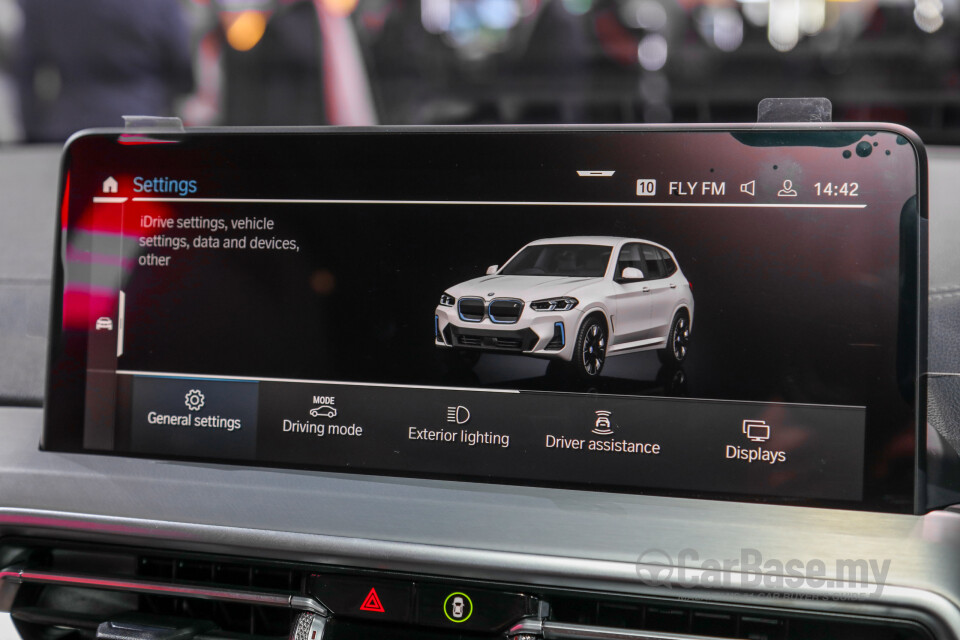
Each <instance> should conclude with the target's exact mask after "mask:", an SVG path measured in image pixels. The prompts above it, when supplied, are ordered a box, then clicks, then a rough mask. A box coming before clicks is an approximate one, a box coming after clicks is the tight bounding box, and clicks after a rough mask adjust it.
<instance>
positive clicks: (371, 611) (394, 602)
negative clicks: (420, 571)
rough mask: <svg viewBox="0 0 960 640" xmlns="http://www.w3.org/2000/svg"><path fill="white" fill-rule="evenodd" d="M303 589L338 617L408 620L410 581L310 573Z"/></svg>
mask: <svg viewBox="0 0 960 640" xmlns="http://www.w3.org/2000/svg"><path fill="white" fill-rule="evenodd" d="M307 591H308V592H309V593H310V594H311V595H313V596H314V597H316V598H317V600H319V601H320V602H322V603H323V604H324V605H326V606H327V608H329V609H330V610H331V611H332V612H333V613H334V614H335V615H336V616H338V617H345V618H364V619H367V620H381V621H383V622H412V616H413V583H411V582H403V581H400V580H378V579H374V580H371V579H367V578H361V577H356V576H338V575H322V574H313V575H311V576H310V579H309V580H308V582H307Z"/></svg>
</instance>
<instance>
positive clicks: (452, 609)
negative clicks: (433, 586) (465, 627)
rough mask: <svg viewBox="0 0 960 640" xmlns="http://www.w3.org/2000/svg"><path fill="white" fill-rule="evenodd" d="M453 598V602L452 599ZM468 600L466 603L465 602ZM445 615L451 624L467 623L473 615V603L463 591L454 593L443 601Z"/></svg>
mask: <svg viewBox="0 0 960 640" xmlns="http://www.w3.org/2000/svg"><path fill="white" fill-rule="evenodd" d="M451 598H453V602H452V603H451V602H450V599H451ZM464 599H466V602H464V601H463V600H464ZM443 615H445V616H447V620H449V621H450V622H456V623H460V622H466V621H467V620H469V619H470V616H472V615H473V601H472V600H471V599H470V596H468V595H467V594H465V593H463V592H462V591H454V592H453V593H451V594H450V595H448V596H447V598H446V600H444V601H443Z"/></svg>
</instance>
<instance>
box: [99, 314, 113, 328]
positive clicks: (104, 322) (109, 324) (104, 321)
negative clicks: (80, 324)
mask: <svg viewBox="0 0 960 640" xmlns="http://www.w3.org/2000/svg"><path fill="white" fill-rule="evenodd" d="M96 330H97V331H113V320H111V319H110V318H108V317H106V316H102V317H100V318H97V324H96Z"/></svg>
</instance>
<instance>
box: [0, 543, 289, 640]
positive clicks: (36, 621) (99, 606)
mask: <svg viewBox="0 0 960 640" xmlns="http://www.w3.org/2000/svg"><path fill="white" fill-rule="evenodd" d="M3 555H4V556H6V557H9V555H10V554H3ZM18 560H19V561H20V562H21V563H22V564H23V565H24V566H29V568H30V571H33V572H36V573H38V574H42V575H58V574H67V575H74V576H96V577H97V578H99V579H100V580H101V581H104V582H110V581H113V582H115V583H120V584H121V585H122V584H123V583H124V581H129V582H130V583H131V584H133V585H140V584H147V585H149V584H158V585H177V586H189V587H194V588H196V590H198V591H204V590H209V591H210V592H212V593H223V594H228V595H229V594H260V593H276V594H278V595H277V596H275V600H276V602H277V603H286V602H288V600H289V596H290V595H292V594H299V593H301V592H302V583H303V579H304V575H305V574H304V572H302V571H299V570H295V569H291V568H286V567H282V566H276V565H271V566H268V565H262V564H259V563H240V562H225V561H219V560H210V559H201V558H197V557H191V556H182V557H176V556H166V555H159V554H158V555H153V554H139V553H136V552H113V551H104V550H97V549H64V548H34V549H31V550H29V551H24V552H22V553H21V554H19V557H18ZM142 591H143V589H137V590H133V589H125V588H123V587H122V586H121V587H117V586H115V585H112V586H111V588H96V586H90V587H88V586H75V585H72V584H71V585H67V586H65V585H61V584H56V583H50V584H43V583H31V582H26V581H25V582H24V584H23V585H22V586H21V587H20V589H19V590H18V593H17V597H16V599H15V601H14V603H13V607H12V609H11V617H12V618H13V621H14V624H15V625H16V627H17V629H18V630H19V631H20V633H21V635H22V636H23V637H24V638H26V639H27V640H33V639H36V640H73V639H74V638H92V637H94V636H95V635H96V629H97V627H98V626H99V625H100V624H101V623H102V622H105V621H107V620H114V619H117V618H122V617H130V616H141V617H144V618H145V619H156V620H192V621H202V622H204V623H208V624H207V625H206V626H209V627H210V628H211V629H214V630H215V631H214V632H213V634H212V635H211V634H210V633H207V634H205V637H210V638H212V637H216V636H222V635H223V634H226V635H228V636H231V637H242V636H251V637H286V636H288V634H289V631H290V627H291V625H292V623H293V620H294V618H295V617H296V615H297V614H298V611H296V610H294V609H292V608H290V607H285V606H276V605H267V604H253V603H249V602H244V601H242V600H239V601H230V600H229V599H228V598H208V597H192V596H177V595H167V594H166V593H143V592H142ZM283 594H286V595H283Z"/></svg>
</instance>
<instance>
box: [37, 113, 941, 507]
mask: <svg viewBox="0 0 960 640" xmlns="http://www.w3.org/2000/svg"><path fill="white" fill-rule="evenodd" d="M845 131H881V132H888V133H894V134H897V135H900V136H903V137H904V138H905V139H906V140H907V141H908V143H909V144H910V146H911V147H912V148H913V150H914V155H915V157H916V161H917V164H916V174H917V220H918V225H917V227H918V228H917V229H916V230H915V237H914V238H909V239H908V241H907V242H906V243H905V244H904V237H905V236H906V235H907V234H904V235H903V236H901V250H905V251H907V253H908V255H909V256H910V257H911V258H913V259H914V261H915V264H916V267H917V270H916V274H915V278H914V277H904V275H905V274H901V296H900V305H901V310H902V311H903V312H904V314H905V316H904V317H908V318H913V319H915V322H916V324H915V327H914V328H913V329H914V330H913V331H912V332H910V328H909V327H907V328H904V327H903V326H901V327H900V331H901V332H902V331H905V330H906V331H908V332H910V335H911V337H912V338H913V340H911V341H912V342H913V345H912V347H913V348H911V345H907V346H906V348H905V351H904V353H903V356H904V358H905V361H910V362H912V363H913V366H914V372H913V376H912V377H913V392H914V394H915V395H914V397H915V404H916V412H915V423H916V429H915V434H914V442H915V470H914V477H913V486H912V487H911V488H910V490H909V494H910V495H911V497H912V500H910V501H909V503H908V502H905V501H904V496H905V495H907V491H903V492H898V493H897V495H896V496H895V497H894V498H893V499H890V496H888V495H865V496H864V500H863V501H859V502H845V501H838V500H819V499H806V498H772V497H770V496H757V495H748V494H725V493H715V492H710V491H708V490H704V491H702V492H695V491H687V490H685V491H671V490H663V489H656V490H649V491H647V490H637V489H636V488H629V489H625V488H623V487H617V486H603V485H598V486H591V485H585V484H584V483H577V484H571V485H569V486H567V485H558V484H557V483H555V482H536V481H526V480H525V481H523V482H515V481H512V480H504V479H500V478H495V477H489V478H478V477H476V476H462V477H461V476H450V475H444V476H435V475H430V474H424V473H420V472H416V471H412V470H411V471H410V472H409V473H405V472H397V471H396V470H390V471H378V470H376V469H364V470H362V471H359V473H363V474H369V475H387V476H398V477H416V478H424V477H426V478H430V479H433V478H437V479H439V480H454V481H459V480H467V481H470V482H488V483H494V484H516V485H525V486H545V487H559V488H573V489H589V490H597V491H612V492H627V493H637V494H652V495H663V496H675V497H686V498H704V499H712V500H728V501H746V502H760V503H773V504H787V505H797V506H809V507H828V508H842V509H853V510H869V511H888V512H899V513H923V512H924V511H926V507H925V491H924V489H925V484H924V480H923V479H924V477H925V451H926V428H925V427H926V401H925V395H924V393H925V386H924V385H923V384H922V382H923V374H924V373H926V371H927V366H926V363H927V304H926V300H927V299H926V295H925V292H926V291H927V278H928V265H927V259H928V253H927V236H926V221H927V219H928V197H927V180H928V177H927V162H926V152H925V149H924V146H923V143H922V142H921V141H920V139H919V137H918V136H917V135H916V134H915V133H914V132H912V131H910V130H908V129H906V128H904V127H900V126H898V125H890V124H880V123H809V124H806V123H790V124H783V123H765V124H716V125H712V124H711V125H694V124H691V125H636V126H620V125H616V126H576V125H559V126H496V127H485V126H457V127H372V128H371V127H364V128H339V127H286V128H275V127H249V128H197V129H188V130H186V131H185V132H183V131H180V132H178V131H163V130H157V129H126V130H120V129H94V130H88V131H83V132H79V133H78V134H76V135H75V136H74V137H72V138H71V139H70V140H69V141H68V142H67V144H66V145H65V148H64V153H63V158H62V161H61V171H60V184H59V189H58V200H57V202H58V212H57V215H58V217H60V216H63V215H65V213H64V212H63V211H61V210H59V209H62V208H64V207H66V206H67V203H66V202H65V200H64V198H65V196H66V195H67V194H68V191H67V175H68V170H69V168H70V163H71V146H72V144H73V143H75V142H76V141H77V140H78V139H81V138H83V137H87V136H108V137H116V136H120V135H127V136H143V137H144V138H147V139H149V138H153V139H163V138H165V137H170V138H174V139H179V138H182V137H184V136H193V135H230V136H244V135H254V136H257V135H280V136H287V135H289V136H300V135H307V136H323V135H328V134H337V135H355V136H360V137H362V136H367V135H390V136H404V135H408V134H430V135H444V134H448V133H451V134H454V133H455V134H477V135H483V134H488V133H501V134H504V133H505V134H521V135H522V134H528V133H538V132H540V133H562V132H571V133H578V134H585V133H586V134H589V133H593V132H598V133H611V132H624V133H631V132H660V133H664V132H677V133H686V132H733V133H744V134H751V135H754V134H756V135H764V134H771V135H773V136H778V135H780V134H786V135H790V134H793V133H796V132H801V133H803V135H807V134H809V133H817V132H819V133H821V134H824V135H828V136H829V135H833V134H837V133H842V132H845ZM62 243H63V237H62V234H61V229H60V225H59V224H58V225H57V232H56V239H55V261H54V265H53V271H52V278H51V281H52V283H53V286H52V293H51V305H50V314H51V315H50V328H49V340H48V345H49V348H48V354H47V365H48V374H47V381H46V390H45V394H46V401H45V412H44V427H43V435H42V438H41V442H40V448H41V449H43V450H48V451H65V452H82V453H96V454H98V455H118V456H123V457H137V458H145V459H157V458H161V459H172V460H183V461H194V462H196V461H197V458H190V457H179V456H170V455H163V456H157V455H140V454H136V453H128V452H109V451H100V450H98V451H90V450H87V449H84V447H83V441H82V438H83V428H82V425H80V426H77V425H76V420H77V417H78V416H81V417H82V416H83V415H84V400H83V398H84V390H85V386H86V382H87V381H86V375H85V372H86V361H85V355H86V354H85V353H83V358H81V359H75V358H66V359H64V357H63V356H64V352H65V351H67V350H70V349H72V347H70V346H68V345H66V344H65V343H64V340H65V336H64V335H63V332H62V331H61V328H62V323H61V319H62V314H63V288H64V270H63V263H62V258H63V254H64V250H65V247H64V246H63V244H62ZM906 275H909V274H906ZM903 340H904V335H901V336H900V337H899V341H898V345H899V346H900V348H901V349H902V348H903V345H904V343H903ZM204 461H207V462H216V463H225V464H242V465H250V466H257V467H275V468H297V469H304V470H312V471H317V470H320V471H330V472H350V473H358V471H348V470H346V469H343V468H339V467H329V468H324V467H317V466H304V465H296V464H272V463H265V462H262V461H252V460H251V461H243V462H238V461H237V460H229V459H215V458H204Z"/></svg>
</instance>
